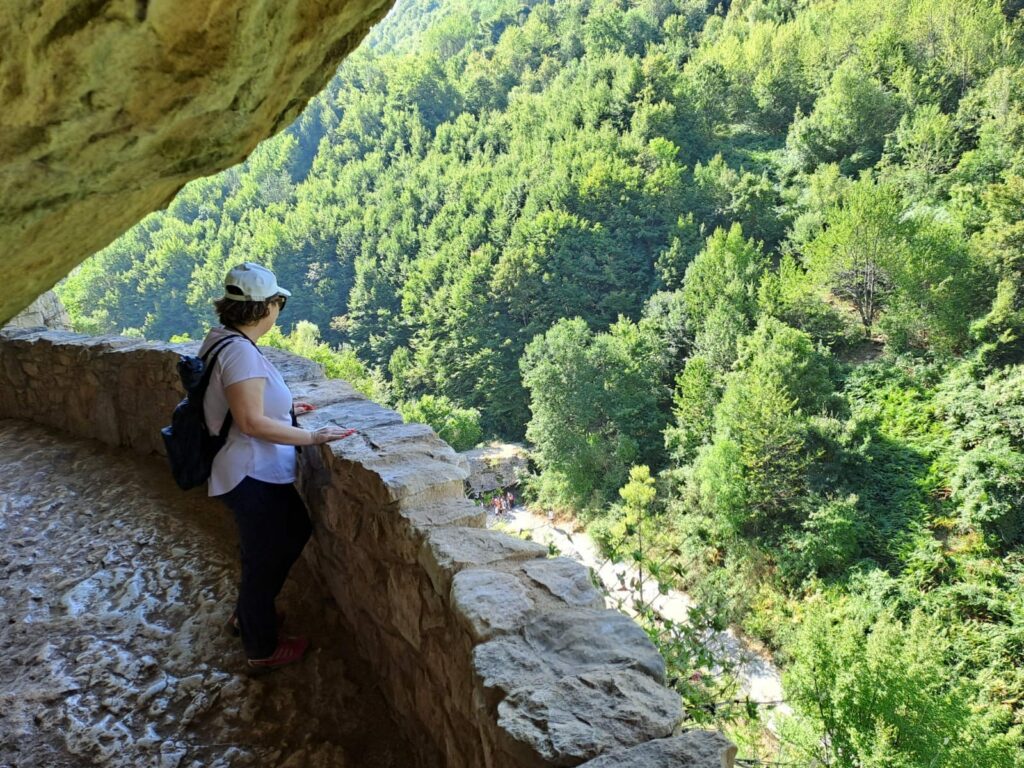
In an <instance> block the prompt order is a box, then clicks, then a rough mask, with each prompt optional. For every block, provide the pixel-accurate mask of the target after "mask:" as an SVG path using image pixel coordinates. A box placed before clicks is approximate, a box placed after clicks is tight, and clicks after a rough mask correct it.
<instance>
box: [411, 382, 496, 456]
mask: <svg viewBox="0 0 1024 768" xmlns="http://www.w3.org/2000/svg"><path fill="white" fill-rule="evenodd" d="M398 412H399V413H400V414H402V418H403V419H405V420H406V421H415V422H419V423H421V424H429V425H430V426H431V427H433V428H434V431H435V432H437V434H438V436H439V437H440V438H441V439H442V440H444V441H445V442H446V443H448V444H449V445H450V446H451V447H452V448H454V449H455V450H456V451H466V450H469V449H470V448H472V447H473V446H474V445H476V444H477V443H478V442H479V441H480V438H481V436H482V435H483V431H482V430H481V429H480V411H478V410H477V409H476V408H459V407H458V406H457V405H456V404H455V403H453V402H452V401H451V400H449V399H448V398H447V397H443V396H440V397H438V396H435V395H423V397H420V398H418V399H416V400H406V401H404V402H401V403H399V404H398Z"/></svg>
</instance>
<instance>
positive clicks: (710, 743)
mask: <svg viewBox="0 0 1024 768" xmlns="http://www.w3.org/2000/svg"><path fill="white" fill-rule="evenodd" d="M735 759H736V747H735V746H734V745H733V744H730V743H729V741H728V739H726V738H725V736H723V735H722V734H720V733H718V732H716V731H687V732H686V733H682V734H680V735H679V736H673V737H671V738H668V739H655V740H654V741H648V742H647V743H646V744H638V745H637V746H635V747H630V748H629V749H624V750H622V751H620V752H614V753H612V754H610V755H601V756H600V757H596V758H594V759H593V760H591V761H589V762H586V763H584V764H583V765H582V766H581V768H733V766H734V765H735Z"/></svg>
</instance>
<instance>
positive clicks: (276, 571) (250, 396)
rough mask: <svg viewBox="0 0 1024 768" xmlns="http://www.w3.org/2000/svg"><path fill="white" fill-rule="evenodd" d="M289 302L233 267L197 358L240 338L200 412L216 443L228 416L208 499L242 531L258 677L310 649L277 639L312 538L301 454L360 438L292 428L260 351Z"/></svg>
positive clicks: (285, 394)
mask: <svg viewBox="0 0 1024 768" xmlns="http://www.w3.org/2000/svg"><path fill="white" fill-rule="evenodd" d="M289 296H291V293H290V292H289V291H286V290H285V289H284V288H281V287H280V286H279V285H278V284H277V278H276V277H274V273H273V272H271V271H270V270H269V269H266V268H265V267H261V266H259V265H258V264H251V263H248V262H246V263H245V264H240V265H238V266H237V267H234V268H233V269H231V270H230V271H229V272H228V274H227V277H225V279H224V297H223V298H221V299H218V300H217V301H216V302H215V304H214V306H215V308H216V310H217V315H218V316H219V318H220V322H221V327H218V328H213V329H212V330H211V331H210V332H209V333H208V334H207V336H206V339H205V340H204V341H203V344H202V346H201V347H200V350H199V352H200V355H203V354H205V353H206V352H207V351H208V350H210V349H211V348H213V347H214V345H217V343H218V342H220V341H222V340H225V339H228V337H234V338H230V339H228V340H226V341H225V342H224V344H222V345H220V351H219V353H218V354H217V358H216V362H215V363H214V365H213V371H212V373H211V375H210V385H209V387H208V389H207V390H206V396H205V398H204V399H203V409H204V413H205V416H206V424H207V427H208V428H209V429H210V431H211V433H212V434H219V433H220V430H221V428H222V426H223V425H224V422H225V419H226V418H227V415H228V410H229V409H230V412H231V421H232V423H231V426H230V429H229V431H228V435H227V442H226V443H225V444H224V447H223V448H221V449H220V451H218V452H217V455H216V457H215V458H214V460H213V469H212V471H211V473H210V481H209V493H210V496H216V497H217V498H220V499H222V500H223V501H224V503H225V504H227V506H228V507H229V508H230V509H231V511H232V512H233V513H234V516H235V522H236V523H237V524H238V533H239V539H240V541H241V551H242V582H241V585H240V587H239V590H238V605H237V608H236V610H235V615H234V616H232V618H231V621H230V623H231V625H232V627H234V628H237V629H238V630H239V631H240V632H241V636H242V643H243V645H244V646H245V653H246V656H247V657H248V663H249V666H250V667H253V668H256V669H259V668H273V667H279V666H282V665H284V664H288V663H290V662H293V661H298V660H299V659H301V658H302V655H303V654H304V653H305V651H306V648H307V647H308V646H309V641H308V640H307V639H306V638H303V637H283V638H279V637H278V632H277V630H278V616H277V613H276V610H275V607H274V599H275V598H276V597H277V594H278V592H280V591H281V587H282V586H283V585H284V581H285V578H287V576H288V571H289V570H290V569H291V567H292V564H293V563H294V562H295V560H296V559H297V558H298V556H299V555H300V554H301V552H302V548H303V547H304V546H305V544H306V541H307V540H308V539H309V535H310V533H311V532H312V526H311V525H310V522H309V516H308V515H307V513H306V507H305V505H304V504H303V502H302V498H301V497H300V496H299V494H298V492H297V491H296V490H295V486H294V482H295V477H296V459H295V446H298V445H317V444H320V443H327V442H331V441H333V440H340V439H341V438H343V437H348V436H349V435H350V434H352V433H353V432H354V431H355V430H351V429H343V428H341V427H334V426H329V427H321V428H320V429H318V430H316V431H309V430H305V429H300V428H298V427H295V426H293V419H292V416H291V414H292V408H293V402H292V395H291V392H290V391H289V390H288V387H287V385H286V384H285V383H284V379H283V378H282V377H281V374H280V373H279V372H278V370H277V369H276V368H275V367H274V365H273V363H271V362H270V361H269V360H267V359H266V358H265V357H264V356H263V354H262V353H261V352H260V351H259V348H258V347H257V346H256V342H257V341H258V340H259V338H260V337H261V336H263V334H265V333H266V332H267V331H269V330H270V329H271V328H272V327H273V326H274V323H276V322H277V318H278V315H279V314H280V313H281V310H283V309H284V306H285V303H286V302H287V300H288V297H289ZM294 405H296V406H304V407H305V408H307V409H308V408H310V406H305V404H294Z"/></svg>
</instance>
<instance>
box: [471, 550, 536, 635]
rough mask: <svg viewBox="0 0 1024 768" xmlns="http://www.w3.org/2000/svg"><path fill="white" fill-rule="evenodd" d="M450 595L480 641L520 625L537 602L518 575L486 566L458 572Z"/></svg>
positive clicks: (472, 632) (472, 633)
mask: <svg viewBox="0 0 1024 768" xmlns="http://www.w3.org/2000/svg"><path fill="white" fill-rule="evenodd" d="M451 599H452V609H453V610H454V611H455V615H456V616H458V617H459V618H460V619H461V620H462V621H463V623H464V624H465V626H466V628H467V629H468V630H469V633H470V634H471V635H472V636H473V640H475V641H477V642H479V641H481V640H488V639H490V638H491V637H494V636H495V635H497V634H500V633H504V632H509V631H511V630H513V629H517V628H518V627H520V626H521V625H522V624H523V623H524V621H525V619H526V616H527V615H528V614H529V613H530V611H532V610H533V609H534V606H535V603H534V602H533V600H532V599H531V598H530V595H529V592H528V591H527V589H526V587H524V586H523V585H522V584H521V583H520V582H519V579H517V578H516V577H515V576H512V575H510V574H508V573H501V572H500V571H491V570H487V569H486V568H473V569H471V570H468V571H460V572H459V573H457V574H455V578H454V579H452V598H451Z"/></svg>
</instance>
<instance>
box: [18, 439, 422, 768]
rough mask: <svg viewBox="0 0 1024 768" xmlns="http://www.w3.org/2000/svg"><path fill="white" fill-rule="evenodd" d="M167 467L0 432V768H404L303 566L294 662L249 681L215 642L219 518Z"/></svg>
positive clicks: (229, 602)
mask: <svg viewBox="0 0 1024 768" xmlns="http://www.w3.org/2000/svg"><path fill="white" fill-rule="evenodd" d="M204 493H205V491H204V490H198V491H192V492H189V493H187V494H185V493H182V492H181V491H179V490H178V489H177V487H176V486H175V485H174V484H173V482H172V481H171V480H170V476H169V472H168V470H167V467H166V465H165V463H164V460H163V459H160V458H159V457H153V458H144V457H139V456H136V455H134V454H131V453H128V452H126V451H123V450H119V449H113V448H109V447H107V446H104V445H102V444H100V443H96V442H91V441H85V440H79V439H75V438H71V437H68V436H65V435H62V434H60V433H58V432H54V431H51V430H47V429H44V428H42V427H38V426H36V425H30V424H28V423H25V422H20V421H12V420H0V768H14V767H15V766H17V767H18V768H30V767H31V768H35V767H36V766H46V768H62V767H64V766H86V765H90V766H104V767H109V768H121V767H122V766H123V767H124V768H136V767H137V766H155V767H156V768H179V767H180V768H199V767H200V766H202V767H203V768H226V767H227V766H259V767H260V768H262V767H263V766H280V767H281V768H327V766H331V767H332V768H344V766H350V767H354V766H359V767H360V768H361V767H362V766H374V768H378V767H379V768H390V767H394V768H406V767H407V766H411V765H413V764H414V761H413V760H412V758H411V751H410V750H409V748H408V745H407V744H406V743H405V742H404V741H403V740H402V739H401V738H400V737H399V736H398V735H397V733H398V729H397V728H396V726H395V724H394V722H393V721H392V720H391V718H390V715H389V714H388V710H387V708H386V706H385V704H384V702H383V700H382V698H381V696H380V694H379V693H378V692H377V691H376V689H375V688H374V685H373V681H372V677H371V676H370V675H369V674H368V671H367V670H365V669H364V668H362V667H361V665H360V664H359V662H358V661H357V660H356V656H355V655H354V653H353V652H352V650H351V642H350V640H349V638H350V637H351V634H350V631H349V630H348V629H347V628H346V627H345V626H343V624H342V622H341V620H340V618H339V614H338V612H337V610H336V609H335V608H334V607H333V605H332V602H331V598H330V597H329V596H328V595H327V594H326V593H325V592H324V591H323V589H322V588H321V587H320V586H319V585H318V584H317V582H316V580H315V579H314V578H313V576H312V574H311V573H310V572H309V570H308V569H307V568H306V566H305V564H304V563H303V562H301V561H300V562H299V563H298V564H296V567H295V569H293V573H292V577H291V579H290V580H289V583H288V584H287V585H286V586H285V590H284V592H283V593H282V595H281V598H280V599H279V606H280V607H283V608H285V609H286V611H287V614H288V624H287V626H286V631H291V632H294V633H301V634H306V635H308V636H310V638H311V639H312V641H313V649H312V650H311V651H310V652H309V654H308V655H307V657H306V658H305V659H304V660H303V661H302V662H301V663H299V664H295V665H292V666H290V667H285V668H283V669H279V670H275V671H274V672H272V673H270V674H268V675H266V676H264V677H259V678H253V677H250V676H249V675H248V674H246V672H245V658H244V654H243V652H242V649H241V644H240V642H239V641H238V640H237V639H236V638H233V637H231V636H229V635H228V634H227V633H226V632H225V631H224V622H225V620H226V619H227V618H228V616H229V615H230V613H231V611H232V607H233V603H234V598H235V594H236V584H237V579H238V564H237V555H236V551H237V536H236V534H235V531H234V524H233V522H232V520H231V518H230V513H228V511H227V510H226V509H225V508H223V507H222V506H221V505H220V503H219V502H216V501H211V500H209V499H207V498H206V497H205V495H204Z"/></svg>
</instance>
